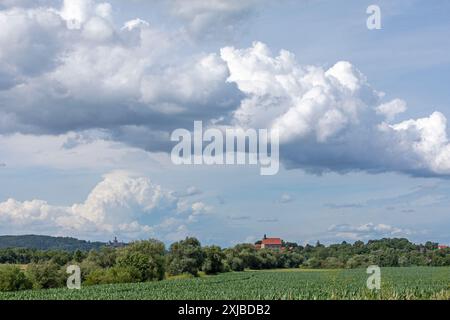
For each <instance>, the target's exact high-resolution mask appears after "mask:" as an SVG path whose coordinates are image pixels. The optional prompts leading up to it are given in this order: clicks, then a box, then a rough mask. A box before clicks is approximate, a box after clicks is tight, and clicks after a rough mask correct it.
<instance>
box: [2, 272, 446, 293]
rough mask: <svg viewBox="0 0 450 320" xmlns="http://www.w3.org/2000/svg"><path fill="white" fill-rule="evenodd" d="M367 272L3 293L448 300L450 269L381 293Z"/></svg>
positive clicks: (386, 276)
mask: <svg viewBox="0 0 450 320" xmlns="http://www.w3.org/2000/svg"><path fill="white" fill-rule="evenodd" d="M367 278H368V275H367V274H366V270H363V269H356V270H300V269H295V270H273V271H247V272H240V273H226V274H220V275H218V276H208V277H202V278H195V279H176V280H164V281H160V282H149V283H139V284H122V285H103V286H92V287H83V288H82V289H81V290H78V291H70V290H68V289H55V290H42V291H23V292H15V293H1V294H0V299H21V300H24V299H25V300H28V299H39V300H61V299H62V300H68V299H75V300H109V299H120V300H124V299H125V300H175V299H177V300H216V299H220V300H222V299H223V300H227V299H238V300H244V299H251V300H259V299H264V300H299V299H308V300H324V299H327V300H328V299H333V300H341V299H345V300H354V299H383V300H384V299H387V300H391V299H394V300H397V299H401V300H404V299H441V300H443V299H445V300H450V268H448V267H447V268H432V267H412V268H382V282H381V290H379V291H371V290H369V289H367V287H366V281H367Z"/></svg>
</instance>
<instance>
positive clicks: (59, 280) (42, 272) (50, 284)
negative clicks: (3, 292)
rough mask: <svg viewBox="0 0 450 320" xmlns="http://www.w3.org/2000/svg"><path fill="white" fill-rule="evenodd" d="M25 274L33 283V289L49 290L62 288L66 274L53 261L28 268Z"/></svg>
mask: <svg viewBox="0 0 450 320" xmlns="http://www.w3.org/2000/svg"><path fill="white" fill-rule="evenodd" d="M27 274H28V277H29V279H30V280H31V281H32V282H33V288H34V289H51V288H60V287H62V286H64V284H65V280H66V274H65V272H64V270H62V269H61V267H60V266H59V265H58V264H56V263H55V262H53V261H47V262H43V263H39V264H31V265H30V266H28V269H27Z"/></svg>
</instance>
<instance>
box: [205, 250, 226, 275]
mask: <svg viewBox="0 0 450 320" xmlns="http://www.w3.org/2000/svg"><path fill="white" fill-rule="evenodd" d="M203 251H204V253H205V261H204V263H203V271H204V272H205V273H206V274H217V273H220V272H223V271H224V269H225V267H224V264H223V260H224V259H225V254H224V253H223V252H222V249H220V247H217V246H211V247H206V248H204V249H203Z"/></svg>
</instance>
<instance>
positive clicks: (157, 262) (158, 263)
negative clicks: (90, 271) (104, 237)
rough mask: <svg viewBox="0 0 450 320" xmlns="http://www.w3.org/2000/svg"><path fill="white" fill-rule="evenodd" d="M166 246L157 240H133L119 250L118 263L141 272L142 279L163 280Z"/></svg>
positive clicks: (120, 265)
mask: <svg viewBox="0 0 450 320" xmlns="http://www.w3.org/2000/svg"><path fill="white" fill-rule="evenodd" d="M164 254H165V246H164V244H163V243H162V242H160V241H157V240H147V241H138V242H133V243H131V244H130V245H128V246H127V247H125V248H122V249H120V250H119V253H118V257H117V265H118V266H119V267H132V268H134V269H135V270H138V271H139V272H140V278H141V281H153V280H162V279H164V275H165V258H164Z"/></svg>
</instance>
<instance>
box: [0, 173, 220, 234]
mask: <svg viewBox="0 0 450 320" xmlns="http://www.w3.org/2000/svg"><path fill="white" fill-rule="evenodd" d="M188 191H189V190H188ZM189 196H190V195H189ZM211 210H212V208H211V207H210V206H209V205H207V204H205V203H204V202H201V201H193V200H191V199H189V198H186V197H182V196H177V195H176V194H175V193H174V192H173V191H169V190H165V189H163V188H162V187H161V186H159V185H155V184H153V183H152V182H151V181H150V180H149V179H147V178H144V177H140V176H137V175H134V174H132V173H130V172H125V171H116V172H112V173H110V174H107V175H105V176H104V179H103V181H101V182H100V183H99V184H97V186H96V187H95V188H94V189H93V190H92V191H91V193H90V194H89V196H88V197H87V199H86V200H85V201H84V202H83V203H76V204H73V205H72V206H55V205H51V204H49V203H47V202H46V201H43V200H32V201H24V202H20V201H17V200H14V199H8V200H7V201H5V202H1V203H0V224H1V226H0V230H1V232H2V233H4V232H7V233H10V234H11V233H23V232H25V233H37V234H39V233H42V232H43V233H50V234H52V235H61V236H67V235H72V236H78V237H79V236H84V237H88V238H91V237H92V235H97V237H99V239H104V238H106V237H109V238H111V237H112V236H114V235H121V236H122V237H125V238H126V239H128V240H129V239H139V238H142V237H158V238H160V239H163V240H168V241H171V240H174V239H179V238H183V237H185V236H187V234H188V226H189V224H191V223H194V222H196V219H198V218H200V217H201V216H204V215H208V214H209V213H210V212H211Z"/></svg>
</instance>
